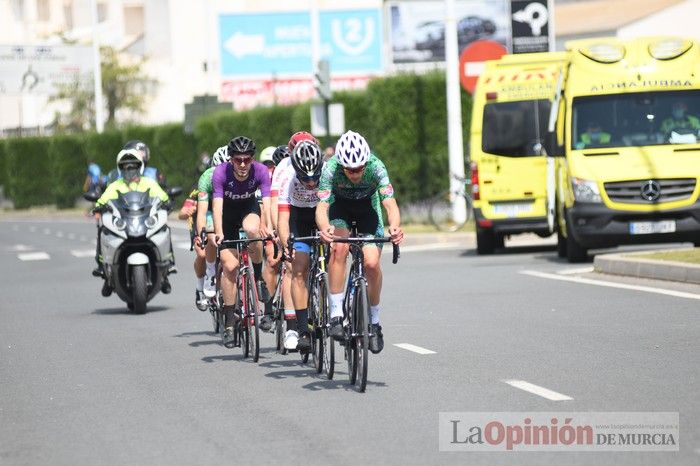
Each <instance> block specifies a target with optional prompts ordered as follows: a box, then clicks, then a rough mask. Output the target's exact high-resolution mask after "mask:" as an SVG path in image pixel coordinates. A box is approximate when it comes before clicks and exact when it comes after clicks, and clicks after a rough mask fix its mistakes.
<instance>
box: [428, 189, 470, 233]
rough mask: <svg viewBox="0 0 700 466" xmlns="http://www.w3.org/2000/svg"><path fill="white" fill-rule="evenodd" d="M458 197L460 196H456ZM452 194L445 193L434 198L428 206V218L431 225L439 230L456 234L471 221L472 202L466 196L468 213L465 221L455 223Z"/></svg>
mask: <svg viewBox="0 0 700 466" xmlns="http://www.w3.org/2000/svg"><path fill="white" fill-rule="evenodd" d="M454 195H458V194H454ZM452 196H453V195H452V194H451V193H450V191H445V192H443V193H440V194H438V195H437V196H435V197H433V198H432V199H431V200H430V201H429V205H428V217H429V219H430V223H432V224H433V226H434V227H435V228H436V229H437V230H439V231H446V232H454V231H457V230H460V229H461V228H463V227H464V225H465V224H466V223H467V222H468V221H469V219H471V216H472V200H471V198H470V197H469V196H466V195H465V196H464V201H465V203H466V212H465V218H464V221H458V222H455V221H454V219H453V218H452Z"/></svg>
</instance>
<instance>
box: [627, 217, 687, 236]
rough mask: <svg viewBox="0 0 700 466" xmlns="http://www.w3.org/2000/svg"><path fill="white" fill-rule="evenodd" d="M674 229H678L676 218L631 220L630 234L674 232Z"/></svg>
mask: <svg viewBox="0 0 700 466" xmlns="http://www.w3.org/2000/svg"><path fill="white" fill-rule="evenodd" d="M674 231H676V221H675V220H662V221H660V222H630V234H633V235H651V234H654V233H673V232H674Z"/></svg>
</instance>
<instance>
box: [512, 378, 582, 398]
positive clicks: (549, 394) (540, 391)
mask: <svg viewBox="0 0 700 466" xmlns="http://www.w3.org/2000/svg"><path fill="white" fill-rule="evenodd" d="M504 382H505V383H507V384H508V385H510V386H511V387H515V388H519V389H520V390H524V391H526V392H529V393H532V394H535V395H538V396H541V397H542V398H547V399H548V400H551V401H569V400H573V398H571V397H570V396H567V395H563V394H561V393H557V392H555V391H553V390H550V389H548V388H544V387H540V386H539V385H535V384H534V383H530V382H525V381H524V380H504Z"/></svg>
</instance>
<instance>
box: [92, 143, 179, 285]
mask: <svg viewBox="0 0 700 466" xmlns="http://www.w3.org/2000/svg"><path fill="white" fill-rule="evenodd" d="M117 170H118V172H119V179H118V180H116V181H115V182H113V183H111V184H110V185H109V186H107V189H105V192H104V193H103V194H102V196H100V198H99V199H98V200H97V202H96V203H95V212H96V214H95V217H96V219H97V220H98V227H97V250H96V252H95V260H96V261H97V268H96V269H95V270H93V272H92V274H93V275H94V276H96V277H103V278H104V272H103V268H102V257H101V253H100V252H101V248H100V236H101V235H100V233H101V228H102V226H101V223H100V222H99V220H100V217H101V214H100V212H101V209H102V208H103V206H104V205H105V204H107V202H109V201H111V200H114V199H117V198H118V197H119V194H120V193H126V192H130V191H138V192H146V191H149V190H150V195H151V196H152V197H157V198H159V199H160V200H161V201H163V202H168V201H169V197H168V194H167V193H166V192H165V191H163V189H162V188H161V187H160V185H159V184H158V183H157V182H156V181H155V180H153V179H151V178H147V177H145V176H143V171H144V163H143V159H142V154H141V152H140V151H138V150H135V149H122V150H121V151H120V152H119V154H117ZM170 259H171V261H172V260H173V258H172V257H171V258H170ZM170 290H171V286H170V282H169V281H168V279H167V278H165V280H164V281H163V285H162V287H161V291H162V292H163V293H166V294H167V293H170ZM111 293H112V289H111V288H110V287H109V285H108V284H107V282H105V284H104V286H103V288H102V295H103V296H109V295H110V294H111Z"/></svg>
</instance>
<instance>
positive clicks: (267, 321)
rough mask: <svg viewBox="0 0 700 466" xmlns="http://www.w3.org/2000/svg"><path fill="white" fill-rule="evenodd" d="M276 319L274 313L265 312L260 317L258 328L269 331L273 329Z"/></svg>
mask: <svg viewBox="0 0 700 466" xmlns="http://www.w3.org/2000/svg"><path fill="white" fill-rule="evenodd" d="M274 321H275V318H274V317H273V316H272V315H269V314H265V315H264V316H262V318H261V319H260V322H258V328H259V329H260V330H262V331H263V332H269V331H270V330H272V323H273V322H274Z"/></svg>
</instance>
